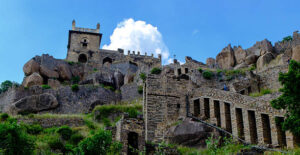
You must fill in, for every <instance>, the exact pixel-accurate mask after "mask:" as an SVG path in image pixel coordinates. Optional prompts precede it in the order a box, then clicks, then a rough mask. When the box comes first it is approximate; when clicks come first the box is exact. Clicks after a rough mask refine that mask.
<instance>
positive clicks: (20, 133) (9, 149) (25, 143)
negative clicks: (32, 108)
mask: <svg viewBox="0 0 300 155" xmlns="http://www.w3.org/2000/svg"><path fill="white" fill-rule="evenodd" d="M34 148H35V144H34V139H33V138H32V137H30V136H29V135H27V133H26V132H25V131H24V129H23V128H22V127H21V126H20V125H19V124H17V122H16V121H12V122H4V123H1V124H0V150H3V152H4V154H8V155H14V154H17V155H28V154H32V153H33V151H34Z"/></svg>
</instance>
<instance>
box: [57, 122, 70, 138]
mask: <svg viewBox="0 0 300 155" xmlns="http://www.w3.org/2000/svg"><path fill="white" fill-rule="evenodd" d="M56 132H57V133H58V134H59V135H60V136H61V138H63V139H64V140H69V139H70V138H71V136H72V133H73V131H72V129H71V128H70V127H69V126H66V125H64V126H61V127H60V128H58V129H57V130H56Z"/></svg>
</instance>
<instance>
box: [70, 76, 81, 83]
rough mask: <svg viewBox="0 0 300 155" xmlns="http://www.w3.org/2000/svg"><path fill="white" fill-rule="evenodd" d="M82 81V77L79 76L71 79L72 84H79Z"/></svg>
mask: <svg viewBox="0 0 300 155" xmlns="http://www.w3.org/2000/svg"><path fill="white" fill-rule="evenodd" d="M79 81H80V77H79V76H73V77H72V79H71V82H72V84H78V83H79Z"/></svg>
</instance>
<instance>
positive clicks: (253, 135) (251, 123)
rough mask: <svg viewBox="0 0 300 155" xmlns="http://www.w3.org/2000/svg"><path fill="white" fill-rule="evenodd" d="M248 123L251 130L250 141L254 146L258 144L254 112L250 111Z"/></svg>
mask: <svg viewBox="0 0 300 155" xmlns="http://www.w3.org/2000/svg"><path fill="white" fill-rule="evenodd" d="M248 121H249V130H250V141H251V143H252V144H257V128H256V119H255V112H254V111H251V110H248Z"/></svg>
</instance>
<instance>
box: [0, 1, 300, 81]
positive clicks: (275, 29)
mask: <svg viewBox="0 0 300 155" xmlns="http://www.w3.org/2000/svg"><path fill="white" fill-rule="evenodd" d="M299 6H300V1H299V0H210V1H207V0H206V1H204V0H149V1H145V0H126V1H125V0H118V1H116V0H109V1H107V0H106V1H104V0H85V1H83V0H26V2H25V1H24V0H18V1H17V0H1V1H0V71H1V74H0V82H2V81H4V80H7V79H8V80H12V81H17V82H22V79H23V77H24V74H23V71H22V67H23V65H24V63H26V62H27V61H28V60H29V59H31V58H32V57H34V56H35V55H41V54H43V53H49V54H50V55H53V56H54V57H56V58H61V59H63V58H65V57H66V54H67V39H68V30H69V29H70V28H71V22H72V20H73V19H75V20H76V25H77V26H80V27H90V28H94V27H95V26H96V23H97V22H100V23H101V32H102V33H103V38H102V43H101V45H102V46H103V45H104V44H110V36H111V35H112V33H113V31H114V29H115V28H116V27H117V24H118V23H120V22H122V21H124V20H125V19H129V18H132V19H134V20H135V21H137V20H141V21H145V22H146V23H147V24H151V25H153V26H154V27H157V29H158V31H159V32H160V33H161V35H162V39H163V41H164V44H165V45H166V46H167V48H168V50H169V53H170V55H171V56H172V55H174V54H175V55H176V58H178V59H179V60H181V61H184V57H185V56H191V57H193V58H194V59H196V60H199V61H202V62H205V60H206V58H207V57H215V56H216V55H217V54H218V53H219V52H220V51H221V50H222V48H224V47H225V46H226V45H227V44H229V43H231V44H232V45H241V46H242V47H243V48H248V47H250V46H252V45H253V44H254V43H255V42H256V41H260V40H263V39H265V38H267V39H269V40H270V41H271V42H272V43H274V42H276V41H278V40H281V39H282V38H283V37H285V36H287V35H291V34H292V33H293V31H295V30H299V29H300V20H299V17H300V11H299Z"/></svg>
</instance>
